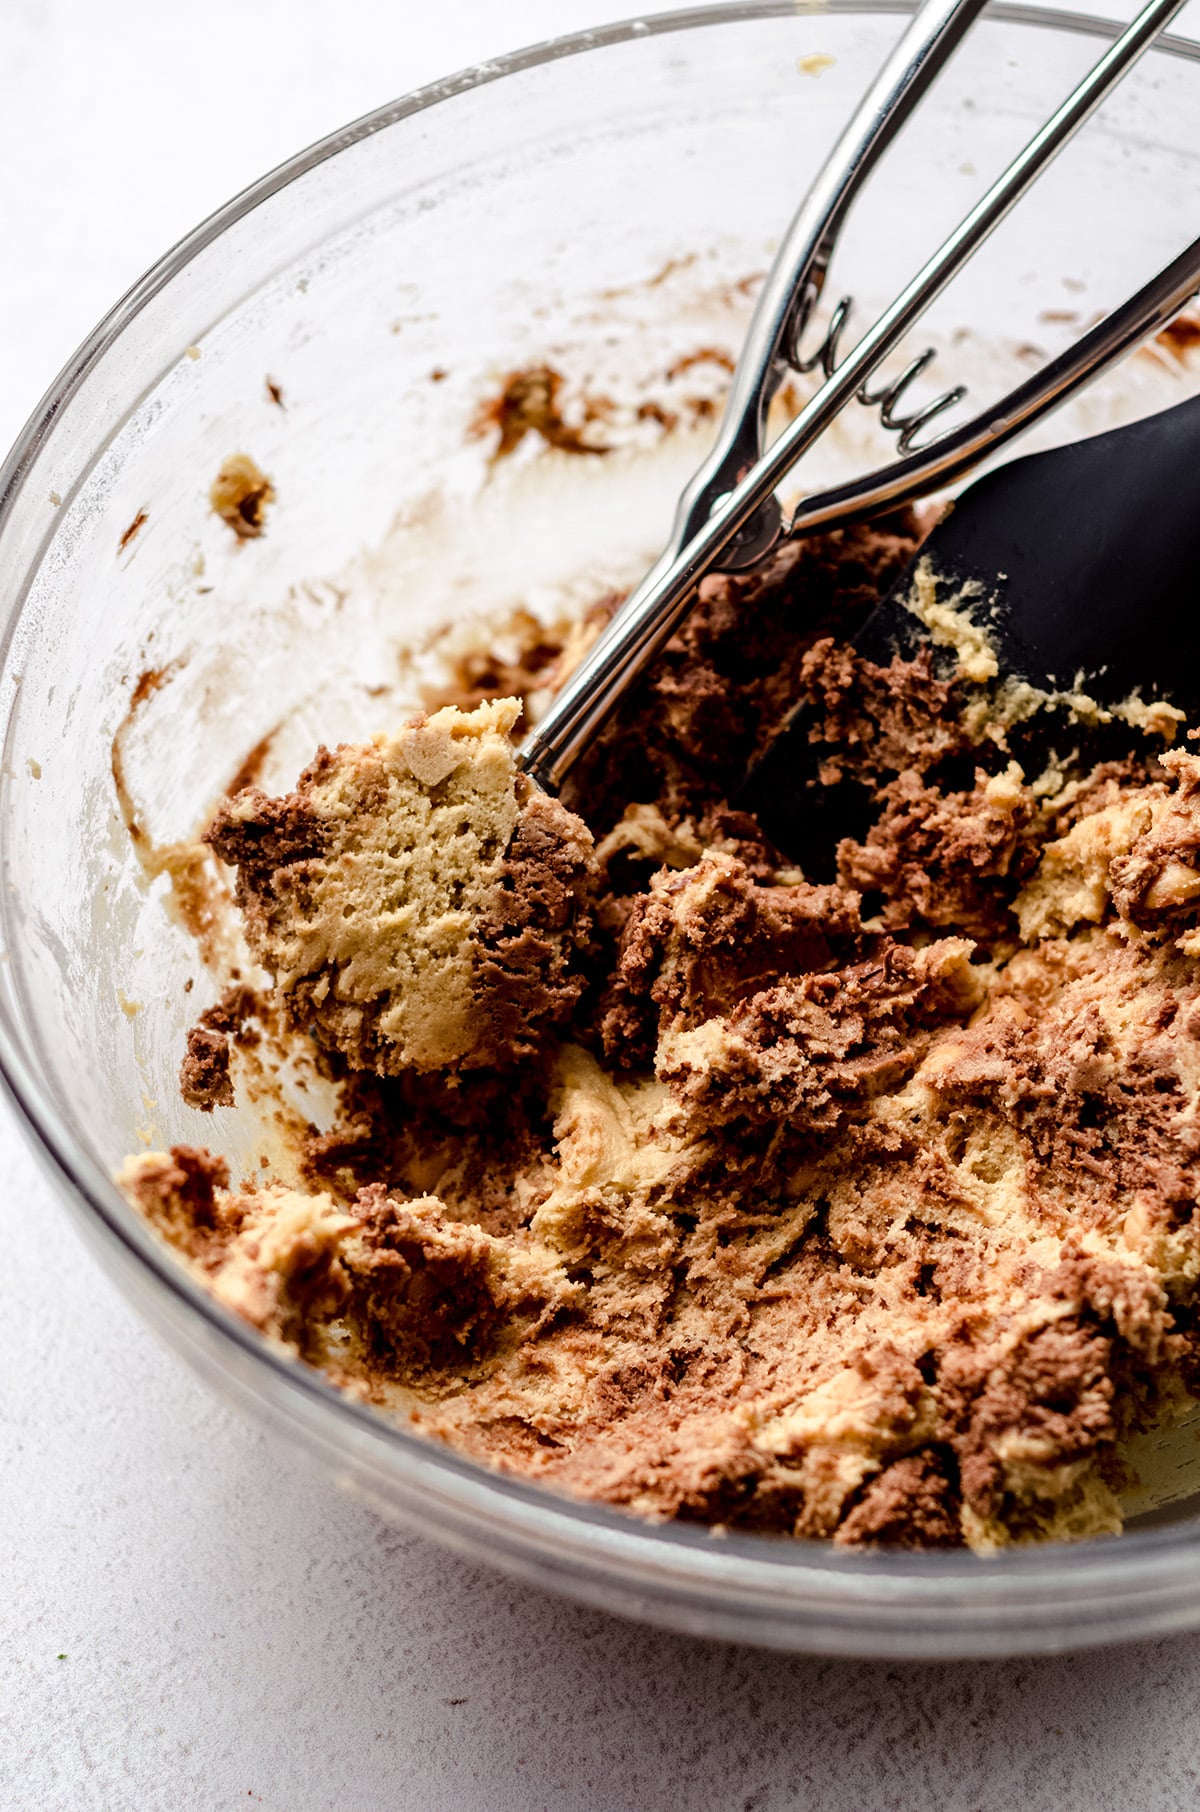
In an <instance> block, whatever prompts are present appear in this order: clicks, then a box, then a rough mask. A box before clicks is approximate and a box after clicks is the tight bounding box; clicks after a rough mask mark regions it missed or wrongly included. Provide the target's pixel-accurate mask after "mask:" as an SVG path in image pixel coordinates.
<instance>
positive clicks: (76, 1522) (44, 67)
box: [0, 0, 1200, 1812]
mask: <svg viewBox="0 0 1200 1812" xmlns="http://www.w3.org/2000/svg"><path fill="white" fill-rule="evenodd" d="M628 10H629V7H628V5H627V4H617V5H612V4H608V5H606V4H605V0H442V3H441V5H440V6H438V7H437V8H426V7H424V6H418V4H417V0H391V4H390V5H387V6H384V5H383V4H379V3H378V0H375V3H373V0H339V4H338V5H337V6H336V7H328V6H319V5H317V4H316V3H315V0H305V3H303V4H302V3H301V0H208V4H207V5H206V6H205V7H204V8H203V9H197V10H193V9H186V10H185V9H183V8H181V7H177V6H175V5H172V4H170V0H107V3H106V4H103V5H96V4H95V0H0V246H3V257H2V258H0V441H3V442H5V443H7V441H8V440H9V439H11V437H12V436H13V435H14V434H15V433H16V431H17V429H18V428H19V425H20V422H21V420H22V419H23V417H24V416H25V414H26V413H27V412H28V411H29V410H30V409H31V408H32V407H33V405H34V403H35V402H36V400H37V398H38V396H39V395H40V393H41V391H42V390H43V389H44V387H45V385H46V383H47V382H48V380H49V379H50V377H51V376H52V375H53V373H54V371H55V369H56V368H57V367H58V365H59V364H60V363H61V362H62V360H63V358H64V356H65V355H66V353H67V352H69V350H70V349H71V347H72V346H73V345H74V344H75V343H76V342H77V341H78V340H79V339H80V338H81V337H82V336H83V334H84V333H85V332H86V331H87V330H88V328H89V327H90V326H91V325H92V323H93V322H94V320H95V319H96V317H97V316H98V315H99V314H100V313H101V312H102V311H103V310H104V309H105V308H106V307H107V306H108V304H109V303H110V302H111V301H112V299H113V298H114V296H115V295H116V294H118V293H119V291H120V290H121V289H122V288H124V287H125V286H126V284H128V283H129V282H130V281H131V280H132V279H133V278H134V277H136V276H137V275H138V274H139V272H140V271H141V270H142V269H143V268H144V267H145V266H146V265H147V264H149V263H150V262H151V261H152V260H153V259H154V258H155V257H156V256H157V255H158V254H159V253H160V252H161V251H162V249H163V248H164V246H165V245H167V244H168V243H169V242H170V241H171V240H172V239H174V238H176V237H178V235H179V234H181V233H182V232H184V231H186V230H187V228H188V227H190V226H191V225H192V224H193V223H194V222H195V221H196V220H197V219H198V218H199V217H200V216H201V215H202V214H204V213H205V212H207V211H208V210H209V209H210V208H211V207H213V206H215V205H217V204H218V203H220V202H221V201H223V200H224V199H225V198H226V197H227V196H228V195H229V194H231V193H232V192H233V191H234V190H236V189H237V188H239V187H240V186H241V185H242V184H243V183H245V182H246V181H248V180H250V179H252V178H253V177H255V176H256V175H258V174H259V173H260V172H261V171H262V170H263V169H265V168H267V167H268V166H269V165H271V164H272V163H275V162H277V161H278V160H279V159H280V158H282V157H284V156H286V155H287V154H288V153H290V152H291V151H293V150H294V149H295V148H296V147H298V146H299V145H301V144H303V143H305V142H307V141H309V140H311V139H313V138H314V137H316V136H318V135H319V134H321V133H323V132H325V131H327V130H329V129H331V128H333V127H335V126H337V125H339V124H340V123H341V122H343V121H344V120H346V119H348V118H350V117H352V116H353V115H355V114H358V113H361V112H363V111H365V110H366V109H367V108H369V107H371V106H373V105H375V104H376V103H378V102H380V101H381V100H383V99H385V98H387V97H388V96H390V95H391V94H394V93H399V92H402V91H404V90H405V89H408V88H411V87H413V86H415V85H417V84H419V83H421V82H424V81H427V80H430V79H431V78H433V77H435V76H438V75H440V74H443V73H445V72H446V71H447V70H448V69H451V68H453V67H456V66H458V65H460V64H464V63H468V62H474V61H477V60H479V59H480V58H482V57H485V56H487V55H489V54H493V53H495V52H498V51H501V50H504V49H509V48H512V47H513V46H514V45H516V44H519V43H522V42H528V41H531V40H533V39H536V38H539V37H542V36H545V35H547V34H549V33H551V32H557V31H565V30H569V29H572V28H574V27H576V26H582V25H585V24H589V23H595V22H597V21H598V20H600V19H602V18H615V17H620V16H622V14H624V13H625V12H627V11H628ZM1188 10H1189V13H1190V15H1191V18H1190V28H1191V31H1192V33H1193V35H1200V0H1193V3H1192V5H1191V7H1190V8H1189V9H1188ZM1188 23H1189V21H1188V15H1187V14H1185V16H1184V28H1185V29H1186V28H1187V25H1188ZM0 1242H2V1250H3V1252H4V1264H3V1289H4V1314H3V1316H2V1317H0V1607H2V1609H0V1812H10V1808H11V1812H38V1809H40V1808H43V1807H44V1808H53V1809H54V1812H59V1809H60V1808H61V1809H65V1812H73V1809H74V1808H76V1807H80V1808H85V1807H86V1808H92V1807H95V1808H99V1809H101V1812H123V1809H124V1808H125V1807H134V1806H137V1807H139V1808H143V1809H145V1812H158V1809H159V1808H162V1809H163V1812H176V1809H178V1808H186V1809H191V1808H196V1809H197V1812H201V1809H203V1812H208V1809H209V1808H213V1809H216V1808H223V1807H227V1806H229V1807H232V1806H236V1805H247V1804H249V1805H255V1806H266V1807H270V1808H273V1809H275V1812H322V1809H324V1808H329V1809H330V1812H335V1809H336V1812H374V1809H375V1808H388V1809H389V1812H390V1809H392V1808H397V1807H403V1808H416V1809H417V1812H442V1809H445V1812H476V1809H478V1812H507V1809H508V1808H519V1809H520V1812H525V1809H529V1812H536V1809H537V1808H542V1807H546V1808H554V1809H557V1808H580V1809H584V1808H586V1809H588V1812H593V1809H594V1812H625V1809H626V1808H628V1809H629V1812H682V1809H686V1812H709V1809H710V1808H711V1809H712V1812H724V1809H726V1808H728V1809H732V1812H783V1809H784V1808H788V1809H791V1808H800V1807H819V1808H822V1812H825V1809H829V1812H875V1809H876V1808H885V1807H886V1808H889V1809H892V1808H896V1809H899V1812H907V1809H910V1808H911V1809H912V1812H942V1809H945V1812H1009V1809H1010V1808H1016V1807H1022V1808H1029V1812H1040V1809H1043V1808H1044V1809H1045V1812H1073V1809H1074V1808H1080V1809H1081V1812H1108V1809H1109V1808H1112V1809H1113V1812H1117V1809H1118V1808H1120V1809H1121V1812H1142V1809H1143V1808H1154V1809H1156V1812H1157V1809H1158V1808H1174V1807H1180V1808H1183V1807H1193V1806H1195V1805H1196V1804H1197V1803H1200V1763H1198V1762H1197V1760H1196V1753H1197V1743H1196V1738H1197V1734H1198V1733H1200V1638H1196V1639H1188V1640H1177V1641H1173V1642H1162V1643H1154V1644H1143V1645H1140V1646H1139V1647H1136V1648H1128V1649H1124V1650H1121V1651H1119V1652H1115V1653H1111V1654H1100V1655H1090V1656H1085V1657H1081V1658H1075V1659H1069V1660H1063V1661H1037V1662H1022V1663H1011V1664H1005V1665H974V1666H957V1667H942V1668H928V1669H913V1670H904V1669H898V1668H895V1667H885V1666H868V1665H850V1664H842V1663H816V1662H805V1661H793V1660H786V1659H780V1658H777V1657H771V1656H766V1655H759V1654H754V1653H750V1652H747V1651H744V1650H738V1649H730V1648H722V1647H717V1646H707V1645H704V1644H700V1643H695V1642H689V1641H685V1640H682V1639H675V1638H672V1637H667V1636H662V1635H659V1634H655V1633H652V1632H648V1631H644V1630H640V1629H637V1628H634V1627H632V1626H628V1625H625V1624H621V1623H617V1622H614V1621H612V1620H610V1619H607V1618H605V1617H602V1616H598V1615H595V1614H593V1613H589V1612H583V1611H577V1610H575V1609H572V1608H571V1607H569V1606H565V1605H560V1604H558V1603H555V1602H553V1601H551V1600H549V1599H545V1598H542V1597H540V1596H538V1595H536V1594H533V1593H530V1592H528V1591H525V1590H522V1589H519V1588H517V1587H515V1586H511V1585H509V1584H508V1583H506V1582H505V1581H503V1580H501V1579H499V1578H498V1577H495V1576H493V1575H490V1574H488V1573H484V1572H478V1571H476V1570H474V1569H470V1568H467V1567H465V1566H463V1565H462V1564H461V1563H459V1562H457V1561H454V1560H451V1559H449V1558H447V1557H446V1556H445V1555H443V1554H441V1553H440V1552H439V1551H438V1550H437V1549H435V1548H433V1547H431V1546H429V1545H427V1544H426V1543H424V1542H421V1541H417V1540H414V1539H411V1538H409V1537H406V1536H402V1535H398V1534H396V1533H395V1532H394V1531H392V1530H390V1529H387V1528H385V1527H384V1526H383V1525H382V1524H380V1523H379V1522H377V1521H376V1520H374V1519H373V1518H372V1517H371V1516H369V1515H367V1514H366V1513H364V1512H363V1511H361V1510H359V1509H357V1508H355V1507H353V1506H350V1505H348V1504H347V1503H345V1502H344V1501H343V1500H342V1499H340V1498H339V1497H337V1496H336V1495H335V1494H333V1492H332V1491H331V1490H329V1489H327V1488H326V1487H324V1486H323V1485H321V1484H317V1483H314V1482H313V1481H312V1480H310V1479H309V1478H308V1477H307V1476H306V1475H305V1474H304V1473H303V1471H301V1470H299V1469H298V1468H297V1467H296V1466H295V1464H294V1463H293V1462H291V1461H290V1460H288V1459H285V1458H283V1457H281V1456H280V1455H278V1454H277V1453H276V1452H275V1451H274V1450H273V1449H272V1448H271V1446H270V1445H269V1443H268V1442H267V1441H266V1440H265V1439H264V1438H263V1437H261V1436H260V1435H258V1434H255V1433H252V1432H250V1431H248V1430H247V1429H246V1428H244V1427H243V1426H242V1425H241V1424H240V1423H239V1422H237V1421H235V1420H233V1419H232V1418H231V1417H230V1416H229V1415H228V1414H227V1413H226V1412H225V1411H224V1410H222V1409H221V1408H219V1407H218V1406H217V1405H216V1404H215V1403H214V1402H213V1401H212V1400H211V1399H210V1398H209V1397H208V1396H207V1394H206V1393H205V1392H204V1391H203V1390H202V1389H201V1388H200V1386H199V1385H197V1384H196V1383H195V1382H194V1381H193V1380H192V1379H191V1377H190V1376H188V1375H186V1374H185V1373H184V1372H183V1371H182V1370H181V1369H180V1367H179V1366H178V1365H177V1364H176V1363H175V1361H174V1360H173V1359H171V1358H169V1357H168V1356H167V1355H166V1354H165V1353H163V1352H162V1351H160V1349H159V1348H158V1346H157V1345H156V1344H155V1342H154V1341H153V1340H152V1339H151V1338H150V1336H149V1335H148V1334H146V1333H145V1332H144V1331H143V1330H142V1328H141V1327H140V1326H139V1325H138V1323H137V1322H136V1321H135V1320H134V1318H133V1317H132V1315H131V1314H130V1313H129V1311H128V1310H127V1309H126V1308H125V1306H124V1304H123V1303H122V1302H121V1301H120V1300H119V1299H118V1298H117V1297H116V1296H115V1295H114V1293H113V1292H112V1290H111V1289H110V1287H109V1285H108V1284H107V1282H106V1281H105V1280H104V1279H103V1278H102V1277H101V1276H100V1275H99V1273H98V1272H97V1271H96V1269H95V1268H94V1266H93V1264H92V1263H91V1261H90V1259H89V1258H88V1257H87V1256H86V1254H85V1253H84V1252H83V1250H82V1249H81V1248H80V1246H79V1245H78V1243H77V1241H76V1239H75V1236H74V1234H73V1232H72V1231H71V1229H70V1228H69V1226H68V1225H67V1222H66V1219H65V1216H64V1215H63V1213H62V1212H61V1211H60V1210H59V1209H58V1207H57V1206H56V1204H55V1203H54V1201H53V1198H52V1194H51V1190H50V1188H49V1186H48V1184H47V1182H46V1180H45V1178H44V1177H43V1176H42V1174H41V1173H40V1172H39V1171H38V1170H37V1169H36V1168H35V1166H34V1163H33V1161H32V1159H31V1157H30V1156H29V1154H28V1152H27V1151H26V1149H25V1147H24V1145H23V1143H22V1142H21V1139H20V1137H19V1135H18V1133H17V1131H16V1128H15V1124H14V1122H13V1118H12V1115H11V1113H10V1112H9V1111H8V1109H7V1107H6V1106H4V1105H3V1104H2V1103H0ZM60 1656H61V1657H63V1658H59V1657H60Z"/></svg>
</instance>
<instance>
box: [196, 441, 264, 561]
mask: <svg viewBox="0 0 1200 1812" xmlns="http://www.w3.org/2000/svg"><path fill="white" fill-rule="evenodd" d="M208 499H209V502H210V503H211V505H212V507H213V509H214V510H215V511H216V513H217V515H218V516H219V517H220V518H221V521H222V522H227V523H228V524H229V526H230V528H231V529H232V530H233V532H234V534H235V535H236V536H237V537H238V538H239V540H242V541H253V540H255V539H256V538H257V537H258V536H259V535H261V534H262V533H263V530H264V529H265V528H266V524H267V505H268V504H270V503H274V501H275V486H274V485H273V484H272V483H271V480H270V479H269V478H268V477H267V475H266V473H265V472H264V471H262V470H261V468H260V467H259V466H258V465H256V464H255V462H254V460H252V459H251V457H250V455H249V454H248V453H233V454H231V455H230V457H229V458H228V459H227V460H225V462H224V464H223V465H222V467H221V469H220V471H219V472H218V473H217V475H216V477H215V478H214V479H213V481H212V486H211V488H210V490H209V493H208Z"/></svg>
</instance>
